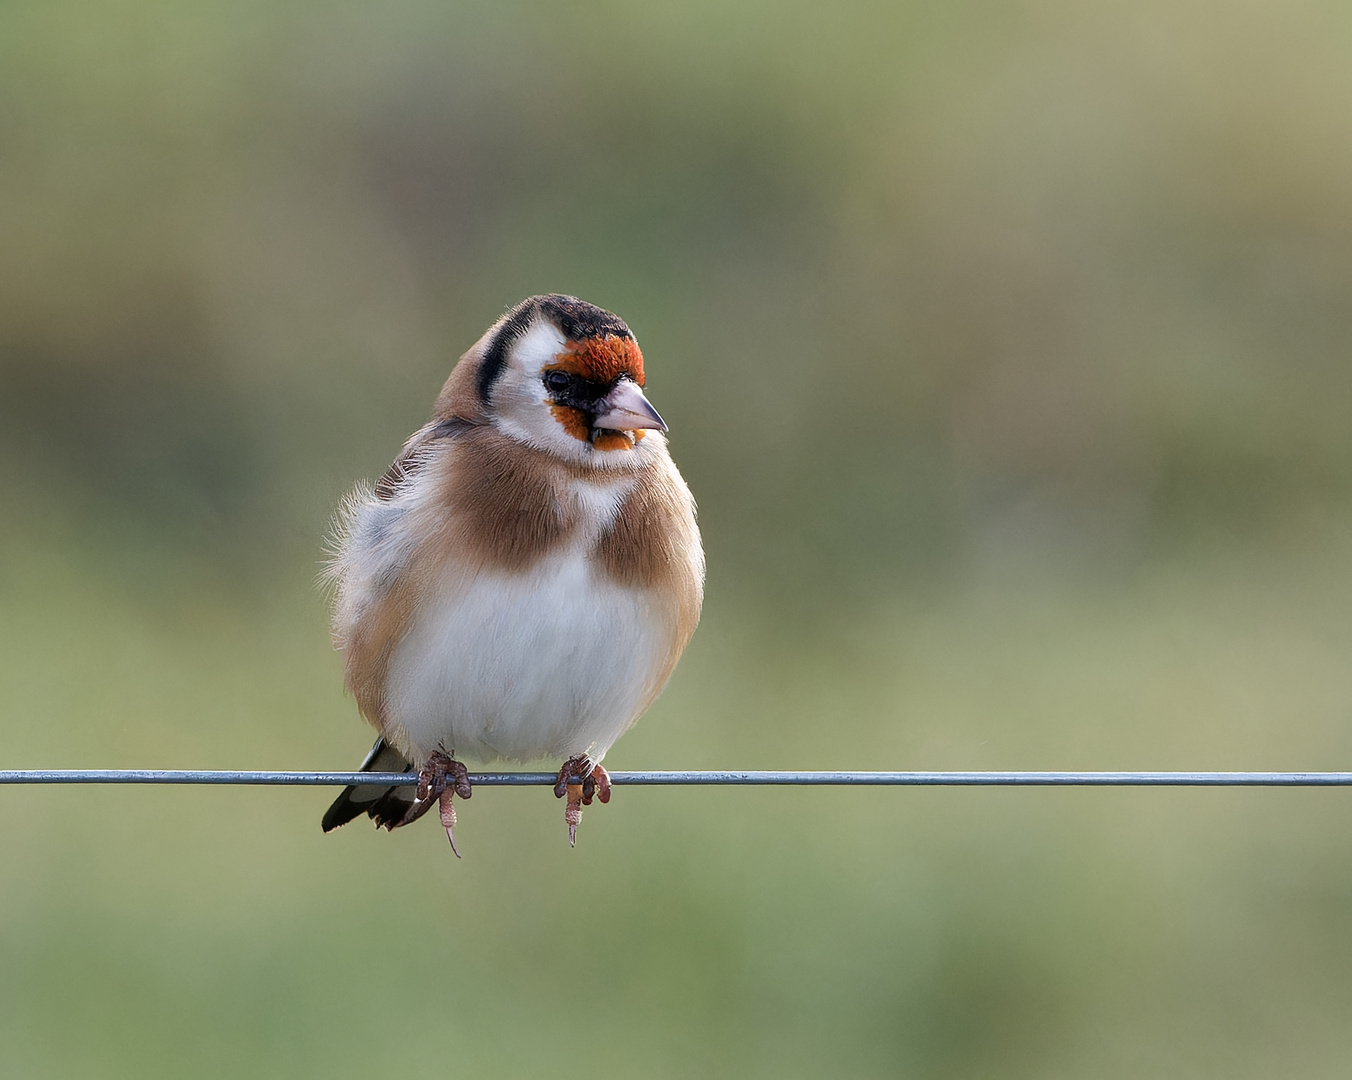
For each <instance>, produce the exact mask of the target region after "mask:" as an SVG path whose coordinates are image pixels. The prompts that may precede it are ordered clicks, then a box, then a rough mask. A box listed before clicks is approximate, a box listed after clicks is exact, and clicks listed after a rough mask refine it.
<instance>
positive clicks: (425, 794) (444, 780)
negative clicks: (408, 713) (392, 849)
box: [394, 750, 473, 859]
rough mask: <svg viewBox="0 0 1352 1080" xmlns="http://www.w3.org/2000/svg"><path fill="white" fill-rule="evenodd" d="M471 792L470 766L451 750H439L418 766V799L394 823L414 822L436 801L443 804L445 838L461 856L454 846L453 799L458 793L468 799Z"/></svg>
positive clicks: (457, 854) (442, 819) (405, 823)
mask: <svg viewBox="0 0 1352 1080" xmlns="http://www.w3.org/2000/svg"><path fill="white" fill-rule="evenodd" d="M472 794H473V792H472V791H471V789H470V786H469V770H468V769H466V768H465V766H464V765H463V764H461V763H460V762H458V761H456V760H455V758H453V757H451V755H450V754H447V753H444V752H442V751H440V750H437V751H435V752H434V753H433V754H432V756H431V757H429V758H428V759H427V762H426V764H424V765H423V767H422V768H421V769H419V770H418V789H417V800H416V801H415V802H414V803H413V805H412V806H410V807H409V808H408V811H407V813H405V814H404V817H403V820H402V821H400V822H399V823H398V825H396V826H394V827H395V828H398V827H400V826H402V825H411V824H413V822H415V821H417V820H418V819H419V818H420V817H422V816H423V815H424V814H425V813H427V811H428V810H430V809H431V808H432V804H433V803H434V802H436V803H438V804H440V806H441V824H442V826H443V827H444V828H445V830H446V839H447V840H449V841H450V842H451V851H453V852H454V853H455V857H456V858H457V859H458V858H460V851H459V849H458V848H457V847H456V846H455V832H454V829H455V804H454V802H453V800H454V798H455V796H457V795H459V796H460V797H461V798H462V799H468V798H469V797H470V795H472Z"/></svg>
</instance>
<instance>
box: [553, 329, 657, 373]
mask: <svg viewBox="0 0 1352 1080" xmlns="http://www.w3.org/2000/svg"><path fill="white" fill-rule="evenodd" d="M553 366H555V367H557V368H558V369H559V370H560V371H566V372H568V373H569V374H570V375H580V376H582V378H584V379H590V380H591V381H592V382H598V383H603V384H605V383H612V382H614V381H615V380H616V379H618V378H619V377H620V376H621V375H628V376H629V378H631V379H633V380H634V382H636V383H638V385H639V386H642V385H643V354H642V353H641V352H639V348H638V342H637V341H635V340H634V339H633V338H626V337H615V336H614V335H613V334H607V335H606V336H605V337H594V338H588V339H587V340H586V341H570V342H568V348H567V350H566V351H564V352H561V353H559V355H558V358H557V361H556V363H555V364H554V365H553Z"/></svg>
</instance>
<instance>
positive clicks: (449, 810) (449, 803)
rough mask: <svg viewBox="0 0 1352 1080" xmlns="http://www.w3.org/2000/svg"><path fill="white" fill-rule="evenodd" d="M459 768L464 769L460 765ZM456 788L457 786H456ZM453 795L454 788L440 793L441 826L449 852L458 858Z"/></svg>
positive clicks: (458, 850)
mask: <svg viewBox="0 0 1352 1080" xmlns="http://www.w3.org/2000/svg"><path fill="white" fill-rule="evenodd" d="M461 768H464V766H463V765H462V766H461ZM457 786H458V785H457ZM455 793H456V788H453V787H448V788H447V789H446V790H445V791H443V792H442V793H441V824H442V825H443V826H444V827H445V829H446V839H447V840H449V841H450V842H451V851H452V852H454V854H455V857H456V858H457V859H458V858H460V849H459V848H458V847H456V846H455V832H454V831H453V830H454V828H455V802H454V799H455Z"/></svg>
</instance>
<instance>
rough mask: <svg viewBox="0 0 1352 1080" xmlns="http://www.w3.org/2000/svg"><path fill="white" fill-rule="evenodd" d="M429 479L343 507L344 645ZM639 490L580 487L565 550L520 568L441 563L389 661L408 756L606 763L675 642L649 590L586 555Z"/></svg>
mask: <svg viewBox="0 0 1352 1080" xmlns="http://www.w3.org/2000/svg"><path fill="white" fill-rule="evenodd" d="M432 474H433V469H431V468H428V469H427V470H425V472H421V473H419V474H418V475H417V476H415V477H413V478H412V481H411V482H410V483H408V484H406V485H405V486H404V488H403V489H402V490H401V492H400V493H399V495H398V496H397V497H396V498H395V499H394V500H392V501H389V502H382V501H380V500H378V499H375V498H374V497H372V496H370V495H369V494H368V495H366V496H365V497H359V498H356V499H354V500H353V501H351V502H350V504H349V506H348V509H347V511H346V517H345V521H344V537H345V543H344V545H343V549H342V551H341V554H340V558H339V559H338V560H337V561H336V562H335V577H336V578H337V579H338V583H339V590H338V603H337V607H336V612H335V629H336V632H337V636H338V638H339V640H340V642H341V640H342V639H343V638H344V637H345V636H346V629H345V628H347V627H349V626H351V625H352V624H353V623H354V622H355V620H357V619H360V618H362V617H364V612H365V611H366V609H367V608H368V607H369V606H370V605H371V604H372V603H373V602H374V601H375V600H376V599H377V598H378V597H379V596H380V595H382V594H383V592H384V590H385V589H386V588H387V587H388V585H389V583H390V582H391V581H392V580H393V579H394V578H395V577H396V576H397V575H398V574H400V573H402V572H403V570H404V568H405V567H406V566H407V563H408V558H409V555H410V552H411V550H412V533H413V531H414V529H415V525H414V523H415V522H416V521H417V520H418V517H419V514H420V513H422V511H423V510H424V509H425V508H426V507H429V506H430V505H432V503H431V500H433V499H435V498H436V497H437V496H436V491H435V487H434V480H433V476H432ZM633 483H634V481H633V479H632V478H630V477H623V476H621V477H604V476H602V477H598V478H597V480H595V481H592V480H588V481H579V482H578V483H576V484H575V485H574V487H573V489H572V490H571V491H570V492H568V494H567V495H566V498H568V499H570V500H571V503H572V505H571V507H570V510H571V513H570V514H569V516H570V518H571V519H572V520H573V521H574V522H575V528H574V530H573V532H572V534H571V536H570V538H569V544H568V546H567V547H566V548H564V549H563V550H560V551H558V552H556V553H554V554H552V555H550V556H548V557H546V558H545V559H543V560H541V562H539V563H538V564H537V565H536V566H535V567H534V568H533V569H532V570H531V571H529V572H527V573H511V574H509V573H504V572H491V571H484V570H477V571H473V570H470V569H469V568H468V567H465V566H459V565H455V564H453V563H447V564H446V565H444V566H443V568H442V573H441V575H440V577H439V578H438V579H437V580H435V581H434V582H432V583H431V587H429V588H428V589H427V590H426V591H425V592H424V593H423V594H422V596H421V598H420V601H419V603H418V605H417V607H416V608H415V610H414V611H413V612H412V615H411V618H410V620H409V623H408V626H407V627H406V630H405V633H404V634H403V636H402V637H401V639H400V640H399V642H398V644H397V645H396V646H395V648H394V651H393V654H392V656H391V658H390V664H389V668H388V671H387V674H386V679H385V694H384V718H385V721H386V723H385V725H384V728H385V733H386V735H387V737H389V738H390V740H391V741H392V742H393V743H394V745H395V746H396V748H398V749H399V750H401V751H402V752H404V753H405V754H406V755H407V756H408V757H409V758H411V759H412V760H414V761H423V760H425V759H426V757H427V755H428V754H430V753H431V752H432V751H434V750H437V749H444V750H447V751H454V752H455V754H457V755H459V756H464V757H467V758H470V759H477V760H481V761H491V760H494V759H496V758H511V759H513V760H517V761H531V760H535V759H539V758H555V759H562V758H566V757H572V756H573V755H574V754H581V753H587V754H590V755H591V756H592V758H593V759H594V760H597V761H599V760H600V759H601V758H602V756H604V754H605V752H606V751H607V750H608V749H609V748H610V746H611V744H613V743H614V742H615V740H616V739H618V738H619V737H620V735H622V734H623V733H624V731H625V729H626V728H628V727H629V725H630V724H632V723H633V721H634V720H635V719H636V718H637V716H638V714H639V712H640V711H641V710H642V709H643V708H644V707H645V706H646V704H647V703H648V702H649V701H650V700H651V699H652V697H653V695H654V694H655V692H656V691H657V689H658V686H657V682H658V680H660V679H661V678H662V675H663V673H664V672H665V670H666V669H667V663H666V661H667V658H668V652H669V650H670V648H671V644H672V641H671V636H672V633H673V630H672V627H671V625H670V619H669V618H660V617H657V615H656V613H655V612H654V611H653V606H652V601H651V598H650V597H649V596H648V594H647V593H645V592H643V591H642V590H638V589H632V588H628V587H624V586H620V585H617V584H615V583H613V582H612V581H609V580H608V579H606V578H605V577H604V576H603V575H602V574H601V573H599V571H598V568H597V567H596V565H595V564H594V563H593V562H592V561H591V559H590V558H589V555H590V553H591V552H592V551H593V549H594V548H595V546H596V542H597V540H598V539H599V538H600V536H601V535H602V534H603V533H604V532H605V531H606V530H607V529H608V528H609V527H610V526H611V525H612V524H613V523H614V520H615V517H616V515H617V514H618V513H619V507H620V504H621V502H622V501H623V500H624V498H625V496H626V495H627V494H628V493H629V491H630V490H631V489H632V486H633Z"/></svg>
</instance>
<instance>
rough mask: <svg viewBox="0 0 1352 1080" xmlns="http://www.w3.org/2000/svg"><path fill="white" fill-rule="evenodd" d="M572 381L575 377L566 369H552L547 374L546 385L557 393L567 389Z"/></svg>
mask: <svg viewBox="0 0 1352 1080" xmlns="http://www.w3.org/2000/svg"><path fill="white" fill-rule="evenodd" d="M572 382H573V377H572V376H571V375H569V374H568V373H567V372H565V371H550V372H547V373H546V374H545V386H546V387H548V388H549V389H550V390H552V391H553V392H554V393H556V394H557V393H559V392H560V391H562V390H567V389H568V387H569V386H571V385H572Z"/></svg>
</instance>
